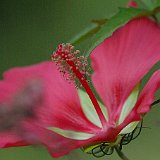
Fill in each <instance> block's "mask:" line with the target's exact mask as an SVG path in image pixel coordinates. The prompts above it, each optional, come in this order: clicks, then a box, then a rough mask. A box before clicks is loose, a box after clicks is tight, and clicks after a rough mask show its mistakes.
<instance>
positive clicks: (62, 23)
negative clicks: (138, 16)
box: [0, 0, 160, 160]
mask: <svg viewBox="0 0 160 160" xmlns="http://www.w3.org/2000/svg"><path fill="white" fill-rule="evenodd" d="M126 4H127V0H0V73H1V75H2V72H3V71H4V70H6V69H8V68H10V67H13V66H24V65H29V64H33V63H38V62H40V61H45V60H49V59H50V56H51V53H52V51H53V50H54V49H55V48H56V46H57V44H59V43H61V42H67V41H68V40H69V39H71V38H72V37H73V36H74V35H75V34H76V33H78V32H80V31H81V30H82V29H84V28H85V26H87V25H89V24H90V21H91V20H92V19H99V18H106V17H110V16H111V15H113V14H114V13H115V12H116V11H117V10H118V7H123V6H126ZM88 43H89V42H88ZM88 43H86V44H82V45H79V46H78V47H79V49H80V50H81V51H82V52H85V49H86V48H87V45H89V44H88ZM156 68H160V65H156V66H155V67H154V68H153V71H154V70H155V69H156ZM153 71H152V72H153ZM147 78H148V77H146V79H147ZM159 97H160V96H159ZM144 123H145V124H144V126H146V127H149V128H148V129H143V131H142V133H141V135H140V136H139V137H138V139H136V140H135V141H134V142H131V143H130V144H129V145H127V146H125V147H124V150H123V151H124V152H125V153H126V155H127V156H128V157H129V158H130V160H151V159H153V160H157V159H159V158H160V151H159V148H160V109H159V107H158V105H157V107H156V106H155V107H154V108H153V110H152V111H151V112H150V113H149V114H147V116H146V117H145V121H144ZM66 147H67V146H66ZM0 159H1V160H52V159H53V158H51V157H50V155H49V154H48V153H47V151H46V150H45V149H43V148H39V147H20V148H8V149H0ZM75 159H77V160H82V159H90V160H94V159H96V158H93V157H92V156H89V155H86V154H85V153H83V152H82V151H81V150H77V151H74V152H73V153H71V154H70V155H67V156H64V157H63V158H60V160H75ZM101 159H102V160H106V159H108V160H119V159H120V158H119V157H118V156H117V155H116V154H114V155H112V156H105V157H104V158H101Z"/></svg>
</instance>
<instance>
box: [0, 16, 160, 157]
mask: <svg viewBox="0 0 160 160" xmlns="http://www.w3.org/2000/svg"><path fill="white" fill-rule="evenodd" d="M159 44H160V28H159V26H158V25H157V24H156V23H155V22H153V21H152V20H150V19H147V18H141V19H135V20H132V21H130V22H129V23H127V24H126V25H125V26H123V27H121V28H120V29H118V30H117V31H115V32H114V33H113V35H112V36H111V37H109V38H107V39H105V40H104V41H103V42H102V43H101V44H100V45H98V46H97V47H96V48H95V49H94V50H93V51H92V53H91V56H90V58H91V62H92V67H93V70H94V73H93V74H92V77H91V79H92V82H93V85H94V87H95V89H96V91H97V94H98V95H99V97H100V99H101V100H102V101H99V100H97V98H96V96H95V95H94V93H93V91H92V89H91V88H90V86H89V84H88V82H87V80H86V75H88V74H89V73H88V71H87V69H86V65H87V61H86V60H85V59H84V57H82V56H79V57H78V56H77V55H78V51H73V47H72V46H71V45H69V44H66V45H64V44H61V45H59V47H58V49H57V51H56V52H55V53H54V54H53V56H52V58H53V60H54V61H55V62H56V65H57V66H58V67H59V70H60V72H61V73H62V74H63V75H64V78H62V76H61V74H60V73H59V71H58V70H57V66H56V65H55V64H54V63H53V62H44V63H40V64H37V65H34V66H30V67H24V68H15V69H11V70H9V71H7V72H6V73H5V74H4V80H2V81H0V88H1V90H0V103H1V104H4V103H5V102H10V103H9V104H8V105H9V106H11V107H13V106H15V104H17V103H15V93H16V95H20V94H21V92H23V90H24V93H26V89H25V88H26V87H28V86H29V88H30V90H31V92H29V94H25V95H26V97H29V98H30V96H31V95H34V98H33V101H31V102H30V101H29V102H30V103H29V106H30V108H32V109H33V113H35V115H34V114H33V116H29V117H27V116H24V115H23V114H21V113H20V115H22V116H20V118H19V119H20V120H21V121H20V122H19V119H18V121H17V120H16V121H17V122H18V126H17V127H16V128H18V129H22V130H23V131H25V133H26V134H23V133H24V132H22V134H19V132H18V131H17V129H13V128H15V127H12V125H11V128H10V130H9V131H8V130H3V132H1V133H0V134H1V141H0V147H1V148H3V147H10V146H17V145H26V144H32V143H42V144H44V145H46V146H47V147H48V149H49V151H50V153H51V155H52V156H53V157H59V156H63V155H65V154H67V153H69V152H70V151H72V150H73V149H76V148H80V147H81V148H83V150H84V151H85V152H88V153H90V152H92V153H93V154H94V155H95V156H103V155H104V154H111V153H112V152H113V150H114V149H116V150H120V149H121V148H122V145H123V144H125V143H128V141H130V140H129V139H127V138H126V135H127V136H129V137H131V140H132V139H134V138H135V137H134V136H133V133H134V131H135V129H136V127H137V125H138V123H139V122H140V121H141V120H142V118H143V115H144V114H145V113H147V112H148V111H149V110H150V108H151V105H152V103H153V101H154V94H155V92H156V91H157V90H158V89H159V87H160V70H158V71H156V72H155V73H154V74H153V75H152V77H151V78H150V80H149V81H148V82H147V84H146V85H145V87H144V88H143V90H142V91H141V92H140V87H139V86H140V83H141V80H142V79H143V77H144V76H145V75H146V74H147V73H148V71H149V70H150V69H151V68H152V66H153V65H154V64H156V63H157V62H159V60H160V46H159ZM65 79H67V80H65ZM77 80H79V82H80V84H81V85H82V86H83V88H84V91H83V90H80V89H76V88H75V85H74V83H72V82H73V81H75V82H76V81H77ZM32 82H34V84H35V86H37V85H36V84H37V83H38V86H37V88H38V91H37V89H36V90H34V88H33V85H30V84H32ZM35 82H37V83H35ZM68 82H71V83H68ZM39 84H40V85H39ZM27 93H28V92H27ZM31 93H32V94H31ZM37 101H38V103H37ZM35 102H36V105H35ZM13 104H14V105H13ZM20 104H21V103H20ZM37 104H38V105H37ZM1 106H3V105H1ZM18 106H21V105H19V102H18ZM27 107H28V101H26V103H24V105H23V107H22V108H24V109H26V108H27ZM13 110H14V109H11V111H13ZM31 111H32V110H31ZM21 117H22V118H21ZM26 117H27V118H26ZM14 124H15V123H14ZM13 126H15V125H13Z"/></svg>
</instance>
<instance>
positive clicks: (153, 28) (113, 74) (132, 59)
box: [91, 18, 160, 121]
mask: <svg viewBox="0 0 160 160" xmlns="http://www.w3.org/2000/svg"><path fill="white" fill-rule="evenodd" d="M159 44H160V28H159V27H158V25H157V24H156V23H155V22H153V21H152V20H150V19H147V18H140V19H134V20H132V21H130V22H129V23H128V24H126V25H125V26H124V27H121V28H120V29H118V30H117V31H115V32H114V33H113V35H112V36H111V37H109V38H107V39H106V40H105V41H104V42H102V43H101V44H100V45H98V46H97V47H96V48H95V49H94V50H93V51H92V53H91V60H92V66H93V69H94V74H93V76H92V81H93V83H94V86H95V88H96V90H97V92H98V93H99V95H100V97H101V98H102V100H103V102H104V104H105V105H106V107H107V110H108V114H109V119H112V120H113V121H115V120H117V119H118V117H119V114H120V112H121V109H122V106H123V104H124V102H125V101H126V99H127V98H128V97H129V95H130V93H131V91H132V90H133V89H134V87H135V86H136V84H138V83H139V82H140V80H141V79H142V78H143V77H144V75H145V74H146V73H147V72H148V71H149V70H150V69H151V67H152V66H153V65H154V64H155V63H157V62H158V61H159V60H160V45H159Z"/></svg>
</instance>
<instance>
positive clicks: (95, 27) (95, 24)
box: [70, 19, 107, 45]
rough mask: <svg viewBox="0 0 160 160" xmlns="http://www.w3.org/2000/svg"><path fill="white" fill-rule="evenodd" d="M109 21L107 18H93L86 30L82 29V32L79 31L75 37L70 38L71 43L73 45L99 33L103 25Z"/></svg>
mask: <svg viewBox="0 0 160 160" xmlns="http://www.w3.org/2000/svg"><path fill="white" fill-rule="evenodd" d="M106 22H107V19H100V20H92V23H91V24H90V25H89V26H88V27H86V28H85V29H84V30H82V31H81V32H80V33H78V34H77V35H76V36H75V37H73V39H71V40H70V43H72V44H73V45H76V44H78V43H80V42H82V41H84V40H86V39H88V38H90V37H91V36H93V35H94V34H95V33H97V32H98V31H99V30H100V28H101V26H102V25H103V24H104V23H106Z"/></svg>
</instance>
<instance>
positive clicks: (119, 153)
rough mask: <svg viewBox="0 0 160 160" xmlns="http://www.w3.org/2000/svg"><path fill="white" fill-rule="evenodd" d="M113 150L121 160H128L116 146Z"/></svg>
mask: <svg viewBox="0 0 160 160" xmlns="http://www.w3.org/2000/svg"><path fill="white" fill-rule="evenodd" d="M115 150H116V152H117V154H118V155H119V157H120V158H121V159H122V160H129V159H128V158H127V157H126V155H125V154H124V153H123V152H122V151H121V150H120V149H119V147H118V146H115Z"/></svg>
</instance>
